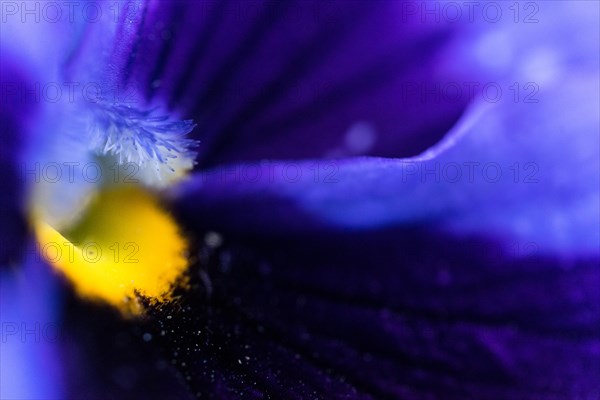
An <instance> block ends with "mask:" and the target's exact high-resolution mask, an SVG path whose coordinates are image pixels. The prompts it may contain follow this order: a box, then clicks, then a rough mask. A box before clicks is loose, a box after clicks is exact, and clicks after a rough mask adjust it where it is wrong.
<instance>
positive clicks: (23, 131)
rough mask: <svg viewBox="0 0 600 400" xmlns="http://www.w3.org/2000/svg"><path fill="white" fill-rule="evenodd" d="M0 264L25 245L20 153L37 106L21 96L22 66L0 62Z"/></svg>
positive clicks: (24, 77)
mask: <svg viewBox="0 0 600 400" xmlns="http://www.w3.org/2000/svg"><path fill="white" fill-rule="evenodd" d="M0 77H1V80H0V87H1V89H0V90H1V96H2V98H1V99H0V106H1V107H0V140H1V143H2V145H1V146H0V170H1V171H2V176H3V178H2V189H1V193H0V265H3V266H4V265H7V264H8V263H10V262H12V261H16V260H17V259H18V258H19V256H20V255H21V250H22V248H23V244H24V243H25V236H26V231H27V228H26V224H25V209H24V207H23V202H24V189H25V188H24V186H25V185H24V179H23V178H24V176H23V174H24V173H26V172H25V171H23V169H22V168H23V164H22V161H23V158H22V157H23V150H24V148H25V146H26V144H27V142H28V139H29V138H30V136H31V135H30V132H29V127H30V125H31V121H32V120H35V118H36V112H37V108H38V104H36V103H35V101H32V100H31V98H29V99H28V98H25V97H24V96H23V95H22V92H21V90H22V88H23V87H25V85H28V84H30V83H31V79H30V77H29V75H28V74H27V73H25V72H24V70H23V68H22V67H18V66H17V65H14V64H13V63H12V62H9V61H8V60H7V59H6V58H2V59H0Z"/></svg>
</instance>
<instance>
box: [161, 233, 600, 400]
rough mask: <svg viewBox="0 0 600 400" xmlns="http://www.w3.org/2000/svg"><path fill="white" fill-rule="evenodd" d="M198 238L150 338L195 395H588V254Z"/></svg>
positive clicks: (404, 241)
mask: <svg viewBox="0 0 600 400" xmlns="http://www.w3.org/2000/svg"><path fill="white" fill-rule="evenodd" d="M207 238H209V240H207V244H206V245H205V246H203V247H202V248H201V252H200V253H199V264H200V265H199V270H198V272H197V273H196V274H194V275H192V283H193V291H191V292H188V293H187V294H184V295H183V297H182V302H181V304H180V306H179V307H176V308H166V309H162V310H160V311H159V312H158V313H157V315H156V316H157V317H158V321H159V322H158V326H157V327H156V330H155V339H156V341H157V343H159V344H161V345H162V346H164V348H165V349H166V356H167V357H168V358H169V359H170V360H171V362H172V364H173V365H174V366H176V367H177V368H178V369H179V370H180V371H181V373H182V374H183V376H184V377H185V379H186V380H187V381H188V382H189V384H190V385H191V386H192V388H193V391H194V392H195V393H197V395H198V396H199V398H224V399H236V398H265V397H277V398H279V397H281V398H298V399H303V398H323V399H328V398H364V399H388V398H389V399H399V398H400V399H404V398H408V399H430V398H442V397H443V398H447V399H457V400H458V399H481V398H484V399H492V400H493V399H498V400H500V399H507V398H518V399H539V398H544V399H556V400H558V399H564V398H586V397H591V398H593V396H594V395H597V394H598V393H599V390H600V386H599V385H598V382H597V379H596V378H597V376H598V373H600V363H599V361H598V356H599V354H600V353H599V351H600V347H599V345H600V342H599V333H600V332H599V331H598V324H599V322H600V308H599V305H600V294H599V292H598V290H597V284H596V282H597V281H598V279H599V278H600V276H599V271H598V268H597V264H598V257H593V258H579V259H578V260H576V261H571V262H569V263H564V262H562V261H560V260H556V259H553V258H547V257H544V256H541V255H539V254H534V253H532V254H528V255H527V256H525V257H521V258H520V259H516V258H515V257H514V252H515V251H516V250H515V249H514V248H513V247H510V246H506V245H505V244H503V243H501V242H494V241H490V240H488V239H485V238H477V237H471V238H468V239H455V238H452V237H449V236H447V235H440V234H432V233H431V232H427V231H426V230H422V229H385V230H377V231H375V232H363V233H342V232H338V233H337V234H336V235H331V234H321V235H319V234H312V235H299V236H296V237H293V238H279V239H269V240H256V239H245V240H239V239H238V240H233V239H232V240H229V241H226V242H225V243H224V244H223V245H222V247H219V248H216V249H215V247H214V241H213V239H210V238H211V236H207ZM209 243H210V244H209ZM548 293H552V295H551V296H550V295H548ZM153 340H154V339H153Z"/></svg>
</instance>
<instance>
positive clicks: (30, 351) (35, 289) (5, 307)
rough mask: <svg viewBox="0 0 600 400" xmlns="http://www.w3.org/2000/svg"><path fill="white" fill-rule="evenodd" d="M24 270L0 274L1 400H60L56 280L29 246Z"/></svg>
mask: <svg viewBox="0 0 600 400" xmlns="http://www.w3.org/2000/svg"><path fill="white" fill-rule="evenodd" d="M3 266H4V265H3ZM21 267H22V268H20V269H19V270H18V271H14V270H10V269H0V294H1V301H0V317H1V328H2V329H1V333H2V337H1V341H0V364H1V366H2V367H1V368H0V380H1V381H2V386H1V387H0V397H1V398H3V399H9V398H10V399H41V398H45V399H46V398H56V399H59V398H60V399H62V398H65V396H64V379H65V378H66V377H65V375H64V371H63V363H62V357H61V347H60V337H61V334H62V332H61V326H62V324H61V316H60V312H59V311H58V303H59V299H60V297H59V295H58V293H57V292H58V285H57V280H56V277H54V276H52V273H51V271H50V270H49V268H48V266H47V265H44V264H43V263H42V262H41V261H40V256H39V255H38V254H36V249H35V248H34V247H33V246H32V245H31V244H30V247H29V248H28V257H26V258H25V261H24V263H23V265H22V266H21Z"/></svg>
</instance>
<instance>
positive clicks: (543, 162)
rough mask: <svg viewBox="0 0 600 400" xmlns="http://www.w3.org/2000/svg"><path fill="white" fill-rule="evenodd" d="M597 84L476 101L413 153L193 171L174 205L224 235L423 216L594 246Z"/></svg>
mask: <svg viewBox="0 0 600 400" xmlns="http://www.w3.org/2000/svg"><path fill="white" fill-rule="evenodd" d="M595 75H596V76H595ZM597 85H598V77H597V74H595V73H594V74H585V75H581V76H580V77H577V78H570V79H569V80H563V81H560V84H558V85H554V87H548V88H546V89H543V90H540V92H539V102H538V103H513V102H500V103H497V104H492V105H490V104H475V105H474V106H473V108H472V109H471V111H470V112H469V113H468V114H467V115H466V116H465V117H464V118H463V120H462V121H461V123H459V124H458V125H457V126H456V127H455V128H454V129H453V130H452V131H451V132H450V133H449V134H448V137H447V138H446V139H445V140H444V141H442V142H441V143H440V144H439V145H438V146H436V147H434V148H432V149H430V150H429V151H428V152H426V153H424V154H423V155H421V156H420V157H417V158H413V159H405V160H385V159H377V158H359V159H346V160H340V161H335V162H324V161H305V162H299V163H293V162H264V163H260V164H259V163H256V164H244V165H234V166H229V167H222V168H221V169H216V170H213V171H208V172H204V173H201V174H197V175H196V176H195V177H194V178H193V179H192V180H190V181H189V182H188V183H187V184H185V185H184V186H182V187H181V188H180V189H179V191H178V196H179V198H178V200H177V202H178V204H177V206H178V207H179V208H180V210H181V214H182V216H183V217H184V218H185V219H186V220H188V221H190V222H191V223H192V224H196V225H197V226H206V227H209V228H211V229H216V230H217V231H224V232H236V231H237V232H255V233H256V232H261V231H262V232H263V233H269V232H270V233H277V232H285V231H288V232H292V231H306V230H315V229H317V228H319V227H322V226H334V227H341V228H343V227H346V228H351V229H364V228H372V227H377V226H386V225H399V224H400V225H407V224H409V225H413V224H427V225H430V226H433V227H435V228H436V229H442V230H444V231H447V232H452V233H453V234H457V235H465V236H466V235H471V234H483V235H490V236H492V237H499V238H504V239H505V240H507V241H510V240H518V241H520V242H527V241H531V242H533V243H535V246H536V248H537V249H539V251H541V252H545V253H548V252H550V253H557V252H558V253H563V254H566V255H568V254H569V253H573V252H579V253H582V254H585V253H588V254H597V252H598V243H599V242H600V238H599V235H600V229H598V228H599V223H600V222H599V220H600V216H599V212H600V211H599V210H598V207H597V205H598V203H599V189H598V186H597V185H596V181H597V179H596V178H597V165H598V162H599V161H598V160H599V158H600V145H599V135H598V126H599V122H600V117H599V115H598V109H599V104H598V99H597V98H594V97H591V98H590V97H586V93H587V91H588V88H589V87H595V86H597ZM584 98H585V99H586V101H584V102H582V101H581V99H584ZM572 104H578V107H577V108H576V109H574V108H572V107H571V105H572Z"/></svg>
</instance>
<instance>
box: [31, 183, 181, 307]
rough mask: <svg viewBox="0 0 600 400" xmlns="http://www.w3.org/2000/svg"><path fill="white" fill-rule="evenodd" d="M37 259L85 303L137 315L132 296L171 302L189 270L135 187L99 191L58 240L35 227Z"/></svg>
mask: <svg viewBox="0 0 600 400" xmlns="http://www.w3.org/2000/svg"><path fill="white" fill-rule="evenodd" d="M34 228H35V232H36V235H37V239H38V242H39V249H40V253H41V255H42V256H43V257H44V258H45V259H46V260H47V261H48V262H49V263H51V264H52V265H53V266H54V267H56V268H57V269H58V270H59V271H61V272H62V273H63V274H64V275H65V276H66V277H67V278H68V279H69V280H70V281H71V282H73V285H74V287H75V290H76V291H77V292H78V293H79V294H80V295H81V296H82V297H84V298H88V299H91V300H104V301H106V302H108V303H109V304H112V305H113V306H115V307H117V308H118V309H119V310H120V311H121V312H122V314H123V315H125V316H132V315H140V314H141V313H142V312H143V307H142V305H141V304H140V303H139V301H138V300H137V296H136V294H138V293H139V294H140V295H142V296H144V297H147V298H148V299H149V300H150V301H151V302H165V301H170V300H172V291H173V289H174V287H175V286H176V285H177V284H178V283H181V276H182V274H183V272H184V271H185V270H186V268H187V266H188V260H187V257H186V251H187V243H186V241H185V239H184V238H183V237H182V236H181V234H180V233H179V230H178V227H177V225H176V223H175V221H174V220H173V219H172V218H171V217H170V216H169V215H167V214H166V212H165V211H164V210H163V209H161V207H160V205H159V204H158V202H157V201H156V199H155V198H154V197H153V196H152V195H151V194H150V193H148V192H146V191H144V190H143V189H141V188H136V187H125V186H121V187H113V188H109V189H104V190H103V191H102V192H101V193H100V194H99V195H98V196H97V197H96V198H95V199H93V200H92V202H91V204H90V205H89V207H88V209H87V211H85V213H84V215H83V216H82V218H81V220H80V221H79V222H78V223H77V224H76V226H75V227H73V228H72V229H70V230H69V231H66V232H63V233H62V234H61V233H59V232H58V231H56V230H55V229H54V228H53V227H52V226H50V225H48V224H46V223H45V222H43V221H39V220H37V221H34Z"/></svg>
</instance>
